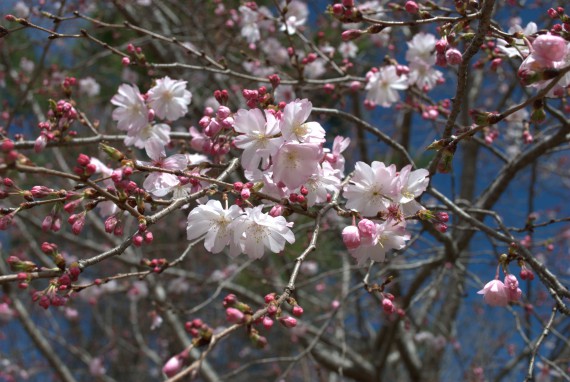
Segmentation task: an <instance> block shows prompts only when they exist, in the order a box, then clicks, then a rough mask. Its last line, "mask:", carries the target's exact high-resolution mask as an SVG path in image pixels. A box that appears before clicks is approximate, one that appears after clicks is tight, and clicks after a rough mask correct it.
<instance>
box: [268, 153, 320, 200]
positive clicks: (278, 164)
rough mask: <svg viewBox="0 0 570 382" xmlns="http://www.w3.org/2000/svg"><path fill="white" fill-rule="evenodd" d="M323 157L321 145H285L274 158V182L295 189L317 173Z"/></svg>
mask: <svg viewBox="0 0 570 382" xmlns="http://www.w3.org/2000/svg"><path fill="white" fill-rule="evenodd" d="M321 157H322V149H321V147H320V146H319V145H316V144H313V143H294V142H288V143H285V144H284V145H282V146H281V148H280V149H279V151H278V152H277V154H276V155H275V157H274V158H273V160H274V163H273V180H274V181H275V182H277V183H279V182H283V184H284V185H285V186H287V187H288V188H290V189H295V188H297V187H299V186H301V185H302V184H303V183H305V182H306V181H307V180H308V179H309V178H310V177H311V176H312V175H313V174H315V173H316V172H317V170H318V166H319V161H320V159H321Z"/></svg>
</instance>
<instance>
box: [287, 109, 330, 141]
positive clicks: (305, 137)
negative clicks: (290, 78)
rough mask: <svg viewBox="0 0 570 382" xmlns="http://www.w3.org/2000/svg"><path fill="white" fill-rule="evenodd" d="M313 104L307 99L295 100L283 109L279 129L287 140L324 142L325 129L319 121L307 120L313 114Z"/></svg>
mask: <svg viewBox="0 0 570 382" xmlns="http://www.w3.org/2000/svg"><path fill="white" fill-rule="evenodd" d="M312 108H313V104H312V103H311V102H310V101H309V100H307V99H302V100H295V101H293V102H290V103H288V104H287V105H286V106H285V109H283V115H282V117H281V120H280V121H279V129H280V130H281V133H282V134H283V138H285V141H288V142H289V141H298V142H310V143H323V142H324V141H325V129H323V127H322V126H321V125H320V124H319V123H318V122H306V121H307V119H308V118H309V115H310V114H311V110H312Z"/></svg>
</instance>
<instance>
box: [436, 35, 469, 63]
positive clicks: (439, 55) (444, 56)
mask: <svg viewBox="0 0 570 382" xmlns="http://www.w3.org/2000/svg"><path fill="white" fill-rule="evenodd" d="M435 52H436V56H435V58H436V61H435V64H436V65H439V66H447V65H448V64H449V65H459V64H461V63H462V62H463V55H462V54H461V52H460V51H459V50H457V49H456V48H453V47H451V46H450V44H449V41H448V39H447V38H446V37H444V38H442V39H440V40H439V41H438V42H436V43H435Z"/></svg>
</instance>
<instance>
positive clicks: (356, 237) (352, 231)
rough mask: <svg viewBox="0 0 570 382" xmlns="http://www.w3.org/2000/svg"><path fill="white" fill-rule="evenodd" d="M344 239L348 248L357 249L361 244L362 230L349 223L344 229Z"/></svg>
mask: <svg viewBox="0 0 570 382" xmlns="http://www.w3.org/2000/svg"><path fill="white" fill-rule="evenodd" d="M342 241H343V242H344V245H346V248H348V249H356V248H358V247H359V246H360V232H359V230H358V227H356V226H353V225H349V226H347V227H345V228H344V229H343V230H342Z"/></svg>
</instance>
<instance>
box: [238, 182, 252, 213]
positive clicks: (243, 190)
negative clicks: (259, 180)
mask: <svg viewBox="0 0 570 382" xmlns="http://www.w3.org/2000/svg"><path fill="white" fill-rule="evenodd" d="M233 191H234V193H236V194H237V197H236V200H235V203H236V204H237V205H238V206H240V207H241V206H243V205H244V204H248V203H249V202H248V200H249V198H250V197H251V193H252V191H256V190H255V185H254V184H253V183H252V182H247V183H242V182H235V183H234V185H233Z"/></svg>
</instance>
